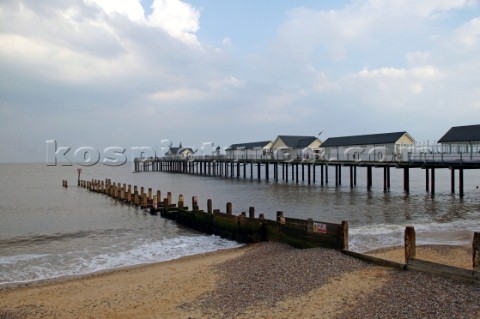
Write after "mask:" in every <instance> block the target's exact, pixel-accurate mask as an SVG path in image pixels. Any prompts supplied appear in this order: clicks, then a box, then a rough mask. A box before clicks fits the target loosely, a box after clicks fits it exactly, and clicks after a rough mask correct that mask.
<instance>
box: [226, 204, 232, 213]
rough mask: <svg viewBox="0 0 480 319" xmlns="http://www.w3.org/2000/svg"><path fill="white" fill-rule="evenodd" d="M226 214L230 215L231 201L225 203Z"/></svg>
mask: <svg viewBox="0 0 480 319" xmlns="http://www.w3.org/2000/svg"><path fill="white" fill-rule="evenodd" d="M227 214H228V215H232V203H230V202H228V203H227Z"/></svg>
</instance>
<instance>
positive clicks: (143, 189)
mask: <svg viewBox="0 0 480 319" xmlns="http://www.w3.org/2000/svg"><path fill="white" fill-rule="evenodd" d="M144 197H145V187H143V186H141V187H140V200H141V201H142V202H143V198H144Z"/></svg>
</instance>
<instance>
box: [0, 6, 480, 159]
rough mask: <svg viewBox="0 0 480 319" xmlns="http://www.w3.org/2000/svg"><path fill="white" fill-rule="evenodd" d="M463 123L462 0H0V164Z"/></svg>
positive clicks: (478, 102)
mask: <svg viewBox="0 0 480 319" xmlns="http://www.w3.org/2000/svg"><path fill="white" fill-rule="evenodd" d="M479 123H480V3H479V1H478V0H422V1H418V0H388V1H382V0H365V1H358V0H352V1H338V0H336V1H314V0H311V1H309V0H303V1H302V0H298V1H287V0H263V1H258V0H243V1H219V0H216V1H214V0H190V1H187V0H185V1H180V0H115V1H113V0H42V1H38V0H2V1H1V2H0V162H43V161H45V160H46V158H47V157H48V156H49V152H51V146H52V145H53V144H52V143H51V141H52V140H54V141H56V144H57V146H58V147H70V148H71V150H72V152H73V151H75V150H78V149H79V148H82V147H90V148H93V149H97V150H99V151H100V153H101V154H103V152H104V150H105V148H108V147H113V146H114V147H120V148H124V149H126V150H127V151H130V150H131V149H132V148H134V147H139V146H146V147H151V148H154V149H160V148H162V147H165V146H167V145H169V144H170V143H173V145H174V146H175V145H178V144H179V143H182V145H183V146H184V147H185V146H190V147H193V148H195V149H197V148H200V147H201V146H202V145H204V143H206V142H209V143H213V145H214V147H217V146H220V147H221V148H222V149H223V148H225V147H227V146H229V145H230V144H234V143H243V142H255V141H264V140H273V139H274V138H275V137H276V136H277V135H312V136H318V134H319V133H321V135H320V136H319V137H320V139H321V140H325V139H327V138H328V137H336V136H347V135H361V134H376V133H386V132H397V131H407V132H408V133H409V134H410V135H411V136H412V137H413V138H414V139H415V140H416V141H417V142H421V143H423V142H427V141H428V142H429V143H434V142H435V141H436V140H438V139H439V138H440V137H441V136H442V135H443V134H444V133H445V132H446V131H447V130H448V129H449V128H450V127H452V126H460V125H470V124H479ZM47 141H50V142H47ZM49 147H50V149H49Z"/></svg>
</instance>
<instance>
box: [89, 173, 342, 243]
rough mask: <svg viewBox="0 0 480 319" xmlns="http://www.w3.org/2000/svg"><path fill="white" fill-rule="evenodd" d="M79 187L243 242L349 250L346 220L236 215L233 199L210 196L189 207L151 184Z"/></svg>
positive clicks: (96, 183)
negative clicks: (217, 205)
mask: <svg viewBox="0 0 480 319" xmlns="http://www.w3.org/2000/svg"><path fill="white" fill-rule="evenodd" d="M80 187H83V188H87V189H89V190H90V191H92V192H96V193H101V194H105V195H108V196H110V197H112V198H114V199H115V200H117V201H121V202H124V203H126V204H131V205H135V206H138V207H140V208H143V209H146V210H148V211H149V212H150V213H151V214H153V215H156V214H160V215H161V216H162V217H164V218H168V219H171V220H175V221H176V222H177V223H178V224H180V225H184V226H187V227H189V228H192V229H195V230H198V231H201V232H204V233H206V234H215V235H218V236H222V237H224V238H228V239H232V240H236V241H238V242H242V243H256V242H261V241H276V242H282V243H286V244H289V245H291V246H293V247H297V248H311V247H327V248H333V249H338V250H348V223H347V222H346V221H342V222H341V223H338V224H336V223H329V222H323V221H314V220H313V219H311V218H309V219H296V218H289V217H286V216H284V215H283V212H282V211H277V213H276V220H270V219H266V218H265V216H264V214H261V213H260V214H258V216H256V214H255V208H254V207H253V206H250V207H249V210H248V215H247V212H246V211H243V212H240V213H239V214H237V215H235V214H234V213H233V206H232V203H226V205H225V210H224V211H223V212H222V211H221V210H220V209H214V208H213V201H212V199H208V200H207V210H206V211H204V210H201V209H200V208H199V205H198V198H197V197H196V196H193V197H192V201H191V206H190V207H188V206H187V204H186V202H185V199H184V196H183V195H181V194H180V195H179V196H178V201H177V202H176V203H174V202H173V200H172V193H171V192H167V193H166V196H165V197H163V198H162V192H161V191H160V190H157V191H156V192H154V191H153V190H152V188H148V189H146V188H145V187H138V186H136V185H134V186H133V187H132V185H126V184H122V183H112V181H111V180H110V179H106V180H91V181H85V180H81V181H80Z"/></svg>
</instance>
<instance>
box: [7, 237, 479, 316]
mask: <svg viewBox="0 0 480 319" xmlns="http://www.w3.org/2000/svg"><path fill="white" fill-rule="evenodd" d="M372 254H374V255H377V256H380V257H383V258H388V259H391V260H398V261H402V260H401V257H403V249H401V248H396V249H395V248H394V249H383V250H379V251H376V252H372ZM417 257H419V258H425V259H429V260H445V261H449V263H450V264H453V265H457V266H460V265H466V266H467V267H470V264H469V262H468V261H469V260H470V259H469V258H470V255H469V250H468V248H467V247H451V246H428V247H419V249H418V251H417ZM467 264H468V265H467ZM386 317H389V318H478V317H480V289H479V288H475V287H473V286H470V285H466V284H462V283H457V282H454V281H451V280H447V279H444V278H440V277H436V276H432V275H428V274H423V273H419V272H415V271H400V270H394V269H389V268H384V267H379V266H373V265H370V264H367V263H364V262H362V261H359V260H356V259H354V258H351V257H349V256H345V255H343V254H341V253H340V252H338V251H334V250H329V249H322V248H315V249H305V250H298V249H294V248H291V247H289V246H287V245H283V244H277V243H261V244H254V245H247V246H244V247H241V248H236V249H229V250H222V251H217V252H213V253H207V254H201V255H195V256H189V257H184V258H180V259H177V260H172V261H168V262H163V263H158V264H152V265H144V266H139V267H132V268H128V269H122V270H116V271H111V272H105V273H101V274H94V275H88V276H83V277H80V278H74V279H60V280H54V281H51V282H47V283H37V284H33V285H28V286H24V287H21V286H20V287H9V288H7V289H3V290H1V291H0V318H1V319H6V318H12V319H13V318H15V319H16V318H362V319H364V318H386Z"/></svg>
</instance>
